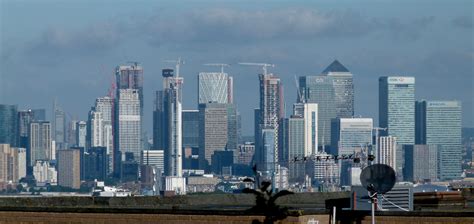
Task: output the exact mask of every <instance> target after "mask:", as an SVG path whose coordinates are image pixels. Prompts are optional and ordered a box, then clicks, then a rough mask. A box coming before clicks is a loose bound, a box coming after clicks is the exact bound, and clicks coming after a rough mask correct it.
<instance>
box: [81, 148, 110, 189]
mask: <svg viewBox="0 0 474 224" xmlns="http://www.w3.org/2000/svg"><path fill="white" fill-rule="evenodd" d="M83 159H84V161H83V162H82V163H81V164H83V165H84V169H83V170H84V172H85V173H84V179H85V180H89V181H91V180H99V181H104V180H105V178H106V177H107V169H108V163H107V148H106V147H103V146H99V147H95V146H94V147H91V148H89V149H88V150H87V152H86V153H85V154H84V155H83Z"/></svg>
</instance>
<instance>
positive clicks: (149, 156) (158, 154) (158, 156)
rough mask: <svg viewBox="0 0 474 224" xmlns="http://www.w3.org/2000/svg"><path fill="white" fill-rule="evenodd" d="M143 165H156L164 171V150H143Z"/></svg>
mask: <svg viewBox="0 0 474 224" xmlns="http://www.w3.org/2000/svg"><path fill="white" fill-rule="evenodd" d="M141 164H142V165H150V166H155V167H157V168H158V169H160V170H161V172H164V151H163V150H143V151H142V156H141Z"/></svg>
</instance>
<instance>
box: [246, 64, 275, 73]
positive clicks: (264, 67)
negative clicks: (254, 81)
mask: <svg viewBox="0 0 474 224" xmlns="http://www.w3.org/2000/svg"><path fill="white" fill-rule="evenodd" d="M239 65H250V66H262V69H263V74H264V75H267V67H272V68H274V67H275V65H274V64H267V63H252V62H240V63H239Z"/></svg>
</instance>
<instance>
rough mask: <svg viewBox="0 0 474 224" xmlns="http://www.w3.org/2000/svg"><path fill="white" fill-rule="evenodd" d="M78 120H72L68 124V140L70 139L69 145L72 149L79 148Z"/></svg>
mask: <svg viewBox="0 0 474 224" xmlns="http://www.w3.org/2000/svg"><path fill="white" fill-rule="evenodd" d="M76 123H77V121H76V120H70V121H69V122H68V130H67V136H68V137H67V138H68V144H69V145H70V146H72V147H77V142H76V134H77V131H76Z"/></svg>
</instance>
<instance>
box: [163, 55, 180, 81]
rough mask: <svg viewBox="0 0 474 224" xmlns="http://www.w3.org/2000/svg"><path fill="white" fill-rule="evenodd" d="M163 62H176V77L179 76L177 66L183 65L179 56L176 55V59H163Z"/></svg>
mask: <svg viewBox="0 0 474 224" xmlns="http://www.w3.org/2000/svg"><path fill="white" fill-rule="evenodd" d="M165 62H169V63H176V77H179V67H180V66H181V65H184V60H181V57H178V59H177V60H165Z"/></svg>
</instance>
